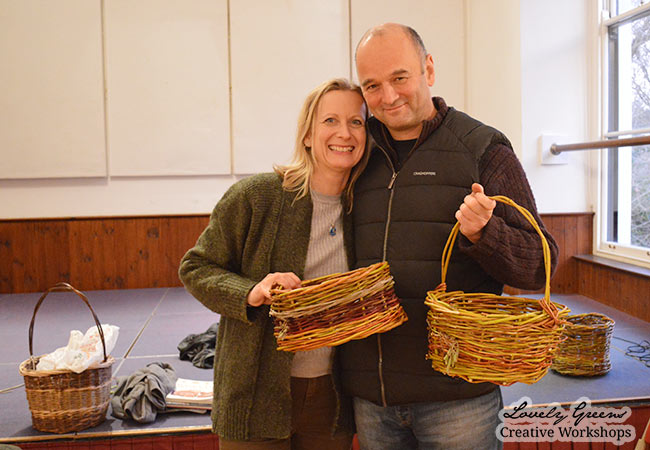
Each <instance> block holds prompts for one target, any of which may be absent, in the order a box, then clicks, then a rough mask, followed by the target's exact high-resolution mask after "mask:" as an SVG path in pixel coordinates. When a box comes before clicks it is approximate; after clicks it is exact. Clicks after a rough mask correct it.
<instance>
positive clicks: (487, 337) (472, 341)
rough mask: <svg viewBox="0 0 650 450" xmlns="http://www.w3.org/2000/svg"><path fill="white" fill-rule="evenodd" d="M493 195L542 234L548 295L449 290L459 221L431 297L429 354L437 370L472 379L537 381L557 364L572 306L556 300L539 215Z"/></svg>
mask: <svg viewBox="0 0 650 450" xmlns="http://www.w3.org/2000/svg"><path fill="white" fill-rule="evenodd" d="M490 198H492V199H493V200H496V201H498V202H501V203H505V204H506V205H510V206H512V207H514V208H515V209H517V210H518V211H519V212H520V213H521V214H522V215H523V216H524V217H525V218H526V219H527V220H528V221H529V222H530V223H531V224H532V225H533V227H534V228H535V230H536V231H537V233H538V234H539V236H540V238H541V240H542V247H543V253H544V268H545V271H546V272H545V273H546V285H545V289H544V297H543V298H542V299H540V300H536V299H528V298H523V297H509V296H501V295H495V294H485V293H465V292H462V291H453V292H447V286H446V284H445V279H446V276H447V268H448V267H449V260H450V258H451V251H452V248H453V246H454V242H455V240H456V236H457V235H458V232H459V224H458V223H456V225H455V226H454V227H453V229H452V230H451V233H450V234H449V239H448V240H447V244H446V245H445V248H444V250H443V252H442V280H441V283H440V285H439V286H438V287H437V288H436V289H435V290H433V291H429V292H428V293H427V298H426V300H425V304H426V305H427V306H428V307H429V311H428V313H427V327H428V332H429V351H428V353H427V356H426V357H427V359H430V360H431V364H432V366H433V368H434V369H435V370H437V371H439V372H442V373H444V374H446V375H449V376H454V377H460V378H462V379H464V380H466V381H469V382H470V383H480V382H486V381H487V382H491V383H495V384H500V385H502V386H508V385H511V384H513V383H516V382H524V383H535V382H536V381H538V380H539V379H540V378H542V377H543V376H544V375H545V374H546V372H547V371H548V369H549V367H550V366H551V363H552V361H553V355H554V353H555V352H556V350H557V348H558V345H559V344H560V341H561V339H562V337H561V336H562V332H563V330H564V326H565V318H566V316H567V315H568V314H569V309H568V308H567V307H566V306H564V305H560V304H558V303H554V302H551V300H550V279H551V261H550V260H551V256H550V249H549V246H548V242H547V241H546V237H545V236H544V234H543V233H542V231H541V229H540V228H539V225H538V224H537V222H536V221H535V218H534V217H533V215H532V214H531V213H530V212H529V211H528V210H527V209H525V208H523V207H521V206H519V205H517V204H516V203H515V202H514V201H512V200H511V199H509V198H508V197H504V196H500V195H497V196H493V197H490Z"/></svg>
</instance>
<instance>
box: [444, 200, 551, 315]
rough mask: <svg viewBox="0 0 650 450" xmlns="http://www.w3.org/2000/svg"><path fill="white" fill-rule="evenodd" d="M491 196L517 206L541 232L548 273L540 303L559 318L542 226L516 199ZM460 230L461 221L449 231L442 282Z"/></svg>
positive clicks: (549, 257)
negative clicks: (552, 294)
mask: <svg viewBox="0 0 650 450" xmlns="http://www.w3.org/2000/svg"><path fill="white" fill-rule="evenodd" d="M489 198H491V199H492V200H496V201H497V202H501V203H504V204H506V205H509V206H512V207H513V208H515V209H516V210H517V211H519V212H520V213H521V215H523V216H524V218H525V219H526V220H528V221H529V222H530V224H531V225H532V226H533V228H534V229H535V231H537V234H539V237H540V238H541V240H542V251H543V253H544V271H545V274H546V282H545V284H544V298H543V299H542V300H540V303H541V304H542V308H544V310H545V311H546V312H547V313H548V314H549V315H550V316H551V317H553V318H554V319H556V320H557V317H558V315H557V308H556V307H555V305H553V303H551V249H550V248H549V246H548V241H547V240H546V236H544V233H542V230H541V228H540V227H539V225H538V224H537V222H536V221H535V218H534V217H533V215H532V214H531V213H530V211H528V210H527V209H526V208H524V207H523V206H519V205H518V204H517V203H515V202H514V200H511V199H510V198H508V197H506V196H504V195H494V196H491V197H489ZM459 231H460V223H459V222H456V224H455V225H454V227H453V228H452V230H451V233H449V238H448V239H447V243H446V244H445V248H444V250H443V251H442V278H441V280H442V281H441V282H442V283H445V279H446V278H447V268H448V267H449V259H450V258H451V250H452V248H453V247H454V242H455V241H456V236H457V235H458V232H459Z"/></svg>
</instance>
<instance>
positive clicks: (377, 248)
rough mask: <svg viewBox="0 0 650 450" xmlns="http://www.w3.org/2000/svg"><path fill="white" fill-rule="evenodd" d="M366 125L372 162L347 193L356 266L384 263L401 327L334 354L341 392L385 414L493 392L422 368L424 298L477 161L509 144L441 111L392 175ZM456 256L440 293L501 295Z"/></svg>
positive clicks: (374, 126) (426, 364)
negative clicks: (385, 409) (382, 407)
mask: <svg viewBox="0 0 650 450" xmlns="http://www.w3.org/2000/svg"><path fill="white" fill-rule="evenodd" d="M368 125H369V131H370V135H371V138H370V145H371V149H372V152H373V153H372V156H371V158H370V161H369V163H368V167H367V168H366V170H365V171H364V173H363V175H362V176H361V177H360V178H359V180H358V181H357V184H356V187H355V194H354V208H353V218H354V232H355V236H354V237H355V250H356V267H363V266H367V265H369V264H372V263H375V262H377V261H381V260H384V259H385V260H387V261H388V263H389V264H390V268H391V273H392V275H393V277H394V279H395V291H396V293H397V295H398V297H399V298H400V299H401V301H402V305H403V307H404V309H405V311H406V314H407V315H408V318H409V320H408V321H407V322H406V323H404V324H403V325H401V326H400V327H398V328H395V329H393V330H391V331H389V332H387V333H383V334H381V335H375V336H371V337H369V338H366V339H363V340H356V341H351V342H349V343H347V344H345V345H343V346H342V347H340V349H339V357H340V360H341V367H342V377H343V383H344V389H345V390H346V391H347V393H348V394H350V395H353V396H358V397H361V398H364V399H366V400H370V401H372V402H375V403H377V404H382V403H384V402H385V403H386V404H387V405H400V404H408V403H417V402H433V401H446V400H456V399H462V398H471V397H476V396H479V395H482V394H485V393H487V392H490V391H492V390H493V389H495V385H493V384H490V383H479V384H470V383H467V382H465V381H463V380H461V379H458V378H451V377H448V376H445V375H443V374H441V373H439V372H436V371H434V370H433V369H432V368H431V362H430V361H428V360H425V355H426V352H427V329H426V313H427V308H426V306H425V305H424V303H423V302H424V298H425V296H426V293H427V291H429V290H431V289H434V288H435V287H436V286H437V285H438V284H439V283H440V277H441V276H440V268H441V262H440V260H441V256H442V251H443V248H444V245H445V243H446V241H447V238H448V236H449V232H450V231H451V228H452V227H453V225H454V223H455V222H456V219H455V217H454V214H455V212H456V210H457V209H458V207H459V206H460V204H461V203H462V202H463V198H464V197H465V195H467V194H468V193H470V192H471V185H472V183H474V182H478V181H479V169H478V162H479V160H480V158H481V156H482V155H483V152H484V151H485V149H486V148H487V147H488V146H490V145H491V144H493V143H501V144H504V145H507V146H508V147H511V145H510V142H509V141H508V139H507V138H506V137H505V136H504V135H503V134H501V133H500V132H499V131H497V130H495V129H494V128H491V127H488V126H486V125H484V124H482V123H481V122H479V121H477V120H475V119H473V118H471V117H469V116H468V115H466V114H464V113H462V112H459V111H456V110H455V109H453V108H449V110H448V112H447V115H446V116H445V118H444V119H443V121H442V123H441V124H440V126H439V127H438V128H437V129H435V130H434V131H433V133H432V134H431V135H430V136H429V137H428V138H427V139H426V140H424V141H423V142H422V143H421V144H420V145H419V146H418V147H417V148H416V149H415V150H414V151H413V152H412V153H411V155H410V156H409V158H408V159H407V160H406V161H405V162H404V163H403V165H402V167H401V168H399V170H394V167H395V166H394V165H393V164H392V162H391V160H390V158H389V157H388V150H387V149H382V148H381V147H380V146H379V145H378V144H377V142H382V140H381V139H374V138H375V137H377V136H381V134H379V133H382V125H381V124H380V123H379V122H378V121H377V120H376V119H370V121H369V123H368ZM395 174H396V175H395ZM391 186H392V187H391ZM460 238H461V237H460V236H459V238H458V239H460ZM457 247H458V243H456V246H455V249H454V251H453V253H452V257H451V264H450V266H449V270H448V273H447V280H446V281H447V286H448V290H458V289H460V290H464V291H465V292H492V293H501V291H502V289H503V285H502V284H500V283H499V282H498V281H496V280H493V279H492V278H490V277H489V276H488V275H487V274H486V273H485V272H484V271H483V270H482V269H481V267H480V266H479V265H478V264H477V263H475V262H474V261H473V260H471V259H470V258H469V257H466V256H464V255H463V253H462V252H461V251H460V250H459V249H458V248H457Z"/></svg>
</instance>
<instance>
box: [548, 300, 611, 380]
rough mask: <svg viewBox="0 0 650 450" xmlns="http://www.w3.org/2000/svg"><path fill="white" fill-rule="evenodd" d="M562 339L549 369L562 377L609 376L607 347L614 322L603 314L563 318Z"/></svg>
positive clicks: (609, 365) (609, 366)
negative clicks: (564, 325)
mask: <svg viewBox="0 0 650 450" xmlns="http://www.w3.org/2000/svg"><path fill="white" fill-rule="evenodd" d="M567 322H568V323H567V325H566V328H565V329H564V337H565V339H564V340H563V341H562V343H561V344H560V347H559V348H558V351H557V353H556V354H555V358H554V359H553V365H552V366H551V369H553V370H554V371H556V372H558V373H561V374H563V375H574V376H594V375H602V374H605V373H607V372H609V369H610V368H611V363H610V362H609V343H610V340H611V336H612V333H613V332H614V320H612V319H611V318H609V317H607V316H606V315H604V314H599V313H594V312H592V313H588V314H577V315H572V316H569V317H568V318H567Z"/></svg>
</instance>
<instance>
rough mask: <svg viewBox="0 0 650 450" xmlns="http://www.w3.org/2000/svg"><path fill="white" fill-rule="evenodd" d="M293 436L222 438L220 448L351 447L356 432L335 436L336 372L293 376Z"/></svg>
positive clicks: (297, 449) (338, 449)
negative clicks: (333, 429) (230, 439)
mask: <svg viewBox="0 0 650 450" xmlns="http://www.w3.org/2000/svg"><path fill="white" fill-rule="evenodd" d="M291 399H292V405H291V437H289V438H287V439H264V440H255V441H228V440H224V439H221V438H220V439H219V449H220V450H349V449H350V448H352V434H349V433H345V432H337V433H336V434H335V435H334V436H332V426H333V422H334V416H335V415H336V392H335V391H334V386H333V384H332V376H331V375H325V376H322V377H317V378H291Z"/></svg>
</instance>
